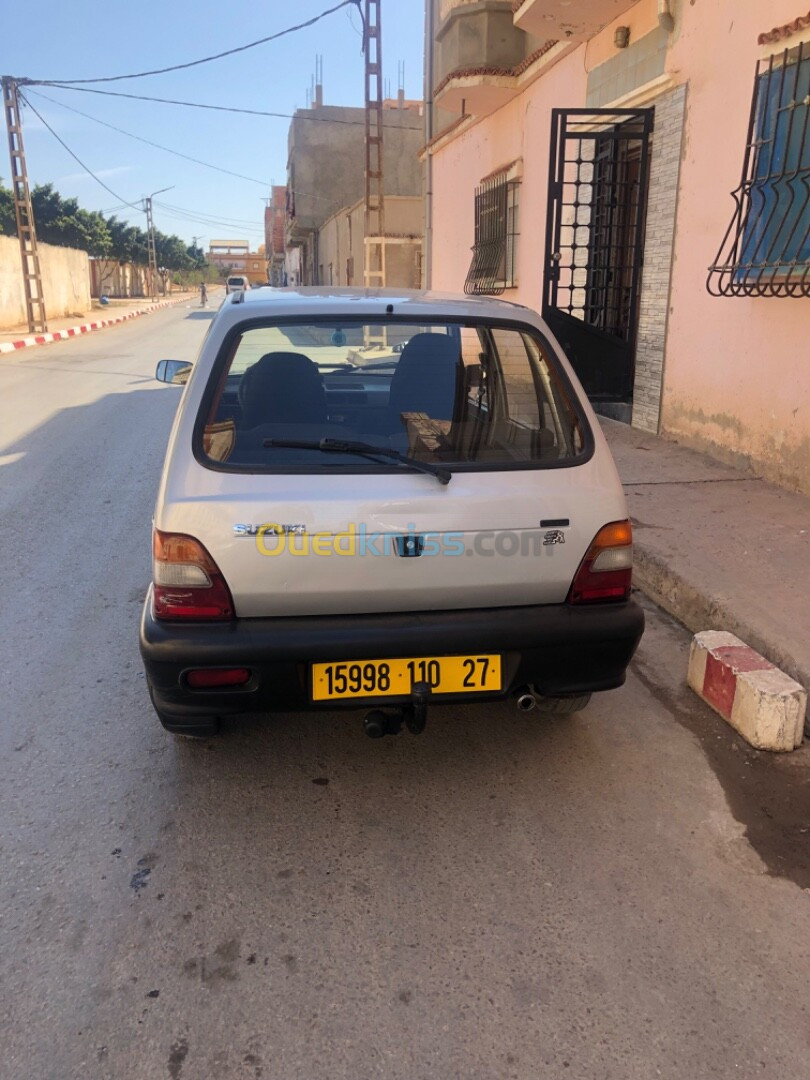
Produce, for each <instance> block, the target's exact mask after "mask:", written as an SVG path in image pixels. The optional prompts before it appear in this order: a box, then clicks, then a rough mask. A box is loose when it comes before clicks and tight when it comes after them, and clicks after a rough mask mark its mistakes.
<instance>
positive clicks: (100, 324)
mask: <svg viewBox="0 0 810 1080" xmlns="http://www.w3.org/2000/svg"><path fill="white" fill-rule="evenodd" d="M191 299H193V295H192V296H184V297H182V298H178V299H177V300H163V301H161V302H160V303H159V304H152V305H151V306H150V307H148V308H139V309H138V311H129V312H127V314H126V315H118V316H117V317H116V318H114V319H98V320H97V321H95V322H90V323H82V324H81V325H80V326H71V327H69V328H68V329H67V330H54V331H53V333H49V334H34V335H32V336H31V337H24V338H20V339H19V340H18V341H3V342H0V354H2V353H10V352H16V351H17V350H18V349H28V348H30V347H31V346H32V345H49V344H50V343H51V342H52V341H64V340H65V339H66V338H72V337H79V336H80V335H81V334H89V333H91V332H92V331H93V330H102V329H103V328H104V327H105V326H114V325H115V324H116V323H122V322H126V321H127V320H128V319H137V318H138V316H139V315H149V314H151V313H152V312H153V311H157V310H158V309H159V308H166V307H173V306H174V305H175V304H182V303H183V302H185V301H188V300H191Z"/></svg>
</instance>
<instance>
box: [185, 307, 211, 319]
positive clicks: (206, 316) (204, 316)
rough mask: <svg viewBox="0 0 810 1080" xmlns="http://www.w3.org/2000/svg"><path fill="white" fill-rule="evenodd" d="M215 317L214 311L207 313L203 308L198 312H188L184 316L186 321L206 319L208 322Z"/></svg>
mask: <svg viewBox="0 0 810 1080" xmlns="http://www.w3.org/2000/svg"><path fill="white" fill-rule="evenodd" d="M215 315H216V309H214V310H213V311H208V310H206V309H205V308H202V309H201V310H200V311H190V312H189V313H188V315H186V318H187V319H207V320H208V321H209V322H210V321H211V320H212V319H213V318H214V316H215Z"/></svg>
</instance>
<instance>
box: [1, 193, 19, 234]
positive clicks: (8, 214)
mask: <svg viewBox="0 0 810 1080" xmlns="http://www.w3.org/2000/svg"><path fill="white" fill-rule="evenodd" d="M16 235H17V215H16V213H15V212H14V197H13V195H12V194H11V191H10V190H9V189H8V188H5V187H2V185H0V236H16Z"/></svg>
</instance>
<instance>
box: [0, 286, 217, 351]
mask: <svg viewBox="0 0 810 1080" xmlns="http://www.w3.org/2000/svg"><path fill="white" fill-rule="evenodd" d="M198 297H199V292H198V291H197V290H195V291H193V292H182V293H181V292H174V293H170V294H169V295H168V296H167V297H165V298H164V297H161V298H160V299H159V300H157V301H156V302H155V303H152V301H151V300H150V299H149V298H148V297H138V298H137V299H133V300H111V301H110V302H109V304H107V305H105V306H103V307H102V306H101V305H100V304H99V303H98V301H97V300H94V301H93V308H92V311H89V312H88V313H87V314H86V315H68V316H65V317H63V318H57V319H48V332H47V333H46V334H29V333H28V329H27V327H26V326H19V327H15V328H13V329H11V330H0V354H2V353H10V352H16V351H17V350H18V349H25V348H30V347H31V346H34V345H47V344H50V342H52V341H62V340H63V339H65V338H71V337H79V336H80V335H81V334H88V333H92V332H93V331H95V330H101V329H103V328H104V327H107V326H112V325H114V324H115V323H121V322H124V321H125V320H127V319H135V318H137V317H138V316H140V315H148V314H150V313H151V312H152V311H157V310H159V309H161V308H165V307H170V306H172V305H174V304H182V303H183V302H186V303H187V302H189V301H191V300H195V299H197V298H198Z"/></svg>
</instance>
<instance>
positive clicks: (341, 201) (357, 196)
mask: <svg viewBox="0 0 810 1080" xmlns="http://www.w3.org/2000/svg"><path fill="white" fill-rule="evenodd" d="M382 114H383V171H384V184H385V198H386V213H387V206H388V203H389V201H390V200H391V197H402V196H404V197H408V198H410V199H417V200H419V201H420V203H421V199H422V165H421V162H420V160H419V151H420V149H421V148H422V145H423V143H424V118H423V115H422V107H421V103H420V102H413V101H406V100H404V99H403V98H401V99H400V100H396V99H389V100H386V101H385V102H384V103H383V110H382ZM365 160H366V156H365V110H364V109H362V108H353V107H345V106H336V105H323V104H321V103H320V94H318V96H317V97H316V102H315V105H314V106H313V107H312V108H311V109H299V110H298V111H297V112H296V113H295V115H294V117H293V120H292V122H291V124H290V131H289V138H288V161H287V226H286V244H287V249H288V253H287V276H288V280H289V282H290V284H293V283H295V284H299V285H320V284H325V283H326V282H324V280H323V277H324V276H326V266H328V265H329V263H330V262H331V263H332V266H333V277H336V276H337V271H336V263H335V257H336V256H335V257H331V258H328V259H326V261H324V257H323V255H322V253H321V251H320V249H319V244H320V241H321V230H322V228H323V227H324V225H325V223H326V222H327V221H329V219H330V218H332V217H334V216H335V215H337V214H339V212H342V213H343V214H344V215H349V216H350V217H352V218H353V219H354V218H356V214H357V203H358V202H359V201H360V200H362V199H363V198H364V194H365V177H364V170H365ZM392 205H393V203H392ZM392 213H395V211H393V210H392ZM362 220H363V215H362V214H361V215H360V221H361V229H362ZM395 231H396V230H395V228H394V227H393V226H392V225H391V223H390V222H389V221H386V233H394V232H395ZM415 231H416V232H417V233H418V235H419V236H420V237H421V236H422V232H423V228H422V223H421V212H420V221H419V225H418V228H417V229H416V230H415ZM327 233H329V234H330V235H331V232H330V230H329V229H328V230H327ZM356 239H357V237H356V235H355V238H354V240H353V243H354V242H355V241H356ZM397 246H401V245H398V244H396V243H394V244H391V245H387V247H390V248H392V249H393V247H397ZM296 249H297V251H296ZM293 251H296V254H293ZM360 251H361V254H360V263H359V267H358V268H357V269H355V270H354V272H353V275H352V276H353V280H354V283H355V284H360V285H362V284H363V259H364V256H363V254H362V245H361V247H360ZM333 255H334V253H333ZM355 258H356V256H355ZM391 265H392V267H394V266H396V267H398V266H399V254H397V255H391ZM321 267H324V271H323V275H322V273H321ZM341 274H345V266H344V267H343V268H342V270H341ZM388 283H389V284H395V285H397V284H398V285H402V284H403V282H401V281H398V280H396V279H395V278H394V277H391V276H390V275H389V277H388Z"/></svg>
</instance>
